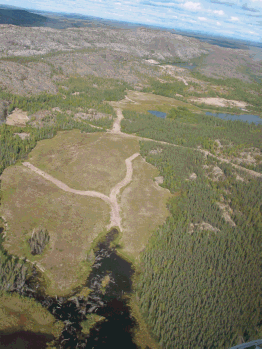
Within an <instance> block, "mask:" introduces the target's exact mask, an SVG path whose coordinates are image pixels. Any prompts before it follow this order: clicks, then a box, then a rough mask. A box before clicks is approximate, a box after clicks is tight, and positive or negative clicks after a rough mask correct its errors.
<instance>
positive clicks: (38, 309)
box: [0, 293, 64, 337]
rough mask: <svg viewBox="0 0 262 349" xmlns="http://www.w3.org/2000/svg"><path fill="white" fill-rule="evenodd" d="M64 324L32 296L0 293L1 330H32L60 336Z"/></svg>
mask: <svg viewBox="0 0 262 349" xmlns="http://www.w3.org/2000/svg"><path fill="white" fill-rule="evenodd" d="M63 327H64V324H63V322H62V321H56V320H55V318H54V316H53V315H51V314H50V313H49V311H47V310H46V309H45V308H43V307H42V306H41V305H40V304H39V303H37V302H36V301H35V300H34V299H32V298H25V297H21V296H19V295H18V294H14V293H13V294H10V293H2V294H0V331H3V332H5V333H8V332H9V331H10V332H14V331H21V330H23V331H32V332H37V333H39V332H40V333H45V334H52V335H53V336H55V337H58V336H59V334H60V333H61V331H62V329H63Z"/></svg>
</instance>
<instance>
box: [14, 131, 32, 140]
mask: <svg viewBox="0 0 262 349" xmlns="http://www.w3.org/2000/svg"><path fill="white" fill-rule="evenodd" d="M14 136H18V137H20V138H21V139H22V140H25V139H26V138H29V137H30V133H26V132H21V133H14Z"/></svg>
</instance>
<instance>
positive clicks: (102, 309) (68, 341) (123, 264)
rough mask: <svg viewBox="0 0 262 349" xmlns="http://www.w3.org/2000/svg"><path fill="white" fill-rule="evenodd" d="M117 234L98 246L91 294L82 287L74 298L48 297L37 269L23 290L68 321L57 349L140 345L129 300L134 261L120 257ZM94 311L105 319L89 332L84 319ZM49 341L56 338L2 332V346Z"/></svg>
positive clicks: (128, 348) (131, 348) (39, 346)
mask: <svg viewBox="0 0 262 349" xmlns="http://www.w3.org/2000/svg"><path fill="white" fill-rule="evenodd" d="M117 235H118V231H117V229H112V230H111V231H110V232H109V233H108V234H107V235H106V237H105V239H104V240H103V241H102V242H100V243H98V245H97V247H96V251H95V261H94V264H93V267H92V272H91V274H90V275H89V277H88V279H87V281H86V283H85V285H83V287H88V288H89V289H90V290H91V292H90V294H89V296H88V297H82V296H78V294H79V290H77V292H75V294H74V295H73V296H72V295H71V296H70V297H49V296H46V295H45V293H44V289H43V287H41V285H40V284H39V282H38V275H37V272H36V271H35V274H34V275H33V276H32V277H31V278H30V279H29V280H28V282H27V285H26V287H25V288H24V289H23V290H22V292H21V294H22V295H24V296H27V297H33V298H35V299H36V300H37V301H38V302H40V303H41V304H42V306H43V307H45V308H46V309H48V311H49V312H50V313H52V314H53V315H54V317H55V318H56V319H59V320H62V321H63V322H64V329H63V332H62V334H61V336H60V338H59V339H58V340H57V341H56V343H55V346H56V348H59V349H69V348H70V349H74V348H90V349H91V348H101V349H103V348H114V349H120V348H121V349H122V348H125V349H135V348H137V346H136V344H135V343H134V342H133V341H132V337H133V330H134V329H135V327H136V322H135V320H134V319H133V318H132V316H131V314H130V308H129V306H128V300H127V296H128V294H130V292H131V289H132V282H131V277H132V275H133V273H134V271H133V269H132V267H131V264H130V263H128V262H127V261H125V260H124V259H122V258H121V257H119V256H118V255H117V253H116V250H115V248H114V247H111V246H110V245H111V243H112V241H114V240H115V238H116V237H117ZM90 314H96V315H99V316H100V317H101V318H102V317H103V318H104V319H103V320H102V322H99V323H97V324H96V325H95V326H94V327H92V329H91V330H90V332H89V334H86V333H84V332H83V331H82V329H83V328H82V326H81V322H82V321H85V320H86V319H87V318H88V317H90ZM48 340H49V341H50V340H52V338H51V337H50V336H49V337H48V336H45V335H43V334H35V333H30V332H23V331H20V332H15V333H12V334H10V333H9V334H2V335H1V338H0V348H8V349H13V348H18V347H17V345H16V343H20V345H19V349H20V348H21V349H23V348H27V349H28V348H29V349H31V348H32V349H33V348H37V349H42V348H45V346H46V342H47V341H48ZM14 345H15V346H14Z"/></svg>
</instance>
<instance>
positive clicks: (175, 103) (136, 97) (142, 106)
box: [110, 91, 201, 113]
mask: <svg viewBox="0 0 262 349" xmlns="http://www.w3.org/2000/svg"><path fill="white" fill-rule="evenodd" d="M110 104H111V105H112V106H113V107H115V108H121V109H127V110H133V111H137V112H140V113H145V112H147V111H148V110H158V111H162V112H164V113H167V112H169V110H170V109H171V108H173V107H179V106H180V107H186V108H188V109H189V110H191V111H192V112H195V113H197V112H201V109H200V108H198V107H197V106H195V105H192V104H190V103H185V102H182V101H180V100H177V99H175V98H169V97H164V96H160V95H156V94H153V93H144V92H139V91H128V93H127V95H126V98H125V99H122V100H121V101H119V102H110Z"/></svg>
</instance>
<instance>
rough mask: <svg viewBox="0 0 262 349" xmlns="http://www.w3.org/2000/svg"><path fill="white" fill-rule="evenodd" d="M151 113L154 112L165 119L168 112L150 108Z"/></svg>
mask: <svg viewBox="0 0 262 349" xmlns="http://www.w3.org/2000/svg"><path fill="white" fill-rule="evenodd" d="M148 112H149V113H150V114H153V115H155V116H157V117H159V118H162V119H165V118H166V113H163V112H162V111H157V110H148Z"/></svg>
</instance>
